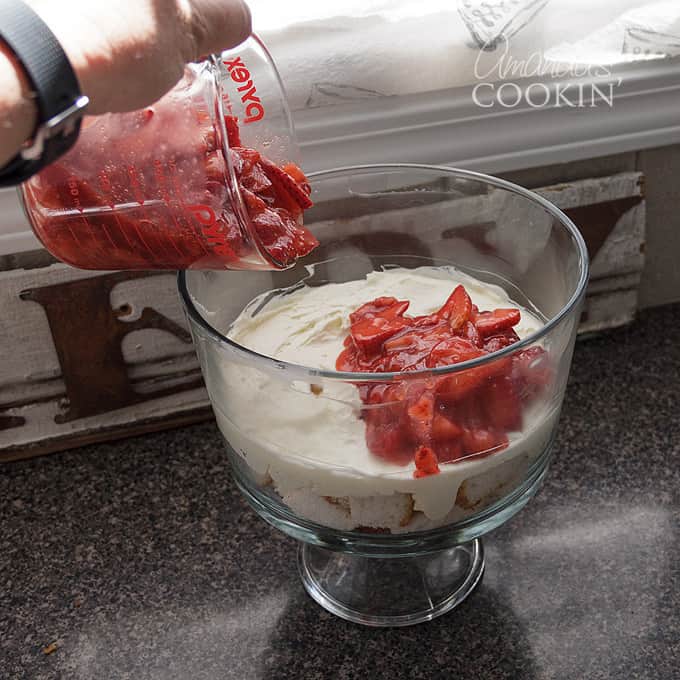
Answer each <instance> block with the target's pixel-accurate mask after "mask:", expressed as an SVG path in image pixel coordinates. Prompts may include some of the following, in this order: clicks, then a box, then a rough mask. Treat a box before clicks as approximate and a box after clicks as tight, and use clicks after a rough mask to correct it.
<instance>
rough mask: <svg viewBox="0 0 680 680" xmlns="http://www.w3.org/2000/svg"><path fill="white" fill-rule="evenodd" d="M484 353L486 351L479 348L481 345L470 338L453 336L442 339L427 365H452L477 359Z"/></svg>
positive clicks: (433, 366)
mask: <svg viewBox="0 0 680 680" xmlns="http://www.w3.org/2000/svg"><path fill="white" fill-rule="evenodd" d="M483 354H485V352H484V351H483V350H481V349H479V347H475V346H474V345H473V344H472V343H471V342H470V341H469V340H466V339H465V338H451V339H450V340H442V341H441V342H439V343H438V344H437V345H435V346H434V347H433V349H432V351H431V352H430V356H429V357H428V360H427V365H428V367H429V368H438V367H440V366H450V365H451V364H459V363H462V362H463V361H470V360H471V359H477V358H478V357H481V356H482V355H483Z"/></svg>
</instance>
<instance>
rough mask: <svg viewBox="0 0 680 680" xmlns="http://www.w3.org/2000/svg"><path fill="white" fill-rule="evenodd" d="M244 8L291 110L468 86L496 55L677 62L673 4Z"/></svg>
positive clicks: (677, 4)
mask: <svg viewBox="0 0 680 680" xmlns="http://www.w3.org/2000/svg"><path fill="white" fill-rule="evenodd" d="M250 6H251V9H252V12H253V20H254V27H255V30H256V31H257V32H258V33H260V35H261V36H262V37H263V39H264V40H265V42H266V43H267V45H268V46H269V48H270V50H271V52H272V54H273V56H274V58H275V60H276V62H277V65H278V67H279V70H280V71H281V73H282V76H283V78H284V81H285V84H286V88H287V91H288V95H289V98H290V101H291V105H292V108H293V109H294V110H299V109H302V108H314V107H321V106H330V105H334V104H338V103H342V102H347V101H356V100H361V99H370V98H374V97H381V96H387V95H404V94H413V93H427V92H428V91H433V90H444V89H448V88H453V87H459V86H464V85H471V84H473V83H475V82H476V80H478V79H479V73H480V72H483V73H487V72H489V71H490V70H492V69H491V67H493V65H494V64H496V63H497V62H498V59H499V55H501V54H504V53H505V54H507V55H508V57H507V58H506V59H510V60H511V61H512V62H513V63H515V65H516V67H517V64H519V65H520V67H521V63H522V62H525V63H526V62H529V60H531V62H530V63H534V64H535V63H536V61H537V60H538V59H540V60H543V61H544V62H556V61H559V62H561V63H566V64H584V63H586V64H608V65H612V64H620V63H623V62H630V61H639V60H643V59H655V60H658V62H659V63H660V64H662V63H664V62H666V61H668V60H672V59H673V58H674V57H680V0H666V1H664V2H658V1H657V2H644V0H415V1H414V0H393V1H392V2H388V1H387V0H362V1H361V2H359V1H358V0H345V1H338V0H302V1H298V2H293V3H284V2H281V0H250ZM494 72H495V74H496V75H495V78H496V79H499V78H500V79H502V78H506V77H508V76H505V75H502V74H501V75H499V71H497V70H496V71H494ZM489 77H494V76H493V75H492V76H489Z"/></svg>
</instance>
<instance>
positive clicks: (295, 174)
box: [283, 163, 312, 196]
mask: <svg viewBox="0 0 680 680" xmlns="http://www.w3.org/2000/svg"><path fill="white" fill-rule="evenodd" d="M283 171H284V172H286V173H288V174H289V175H290V176H291V177H292V178H293V179H294V180H295V181H296V182H297V183H298V184H299V185H300V188H301V189H302V190H303V191H304V192H305V193H306V194H307V196H309V195H310V194H311V193H312V187H310V186H309V181H308V180H307V176H306V175H305V173H304V172H302V170H300V168H299V167H298V166H297V165H295V163H286V164H285V165H284V166H283Z"/></svg>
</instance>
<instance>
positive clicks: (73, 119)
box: [21, 95, 90, 161]
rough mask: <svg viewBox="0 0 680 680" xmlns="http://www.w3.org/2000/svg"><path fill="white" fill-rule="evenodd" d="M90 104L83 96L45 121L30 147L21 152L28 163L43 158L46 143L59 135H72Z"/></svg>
mask: <svg viewBox="0 0 680 680" xmlns="http://www.w3.org/2000/svg"><path fill="white" fill-rule="evenodd" d="M89 103H90V100H89V99H88V98H87V97H86V96H85V95H81V96H80V97H78V99H76V100H75V102H73V104H71V106H69V107H68V108H67V109H64V110H63V111H61V112H60V113H58V114H57V115H56V116H52V118H50V119H49V120H48V121H45V122H44V123H43V124H42V125H41V126H40V127H39V128H38V129H37V130H36V133H35V135H34V137H33V141H32V142H31V144H30V146H27V147H25V148H24V149H22V150H21V157H22V158H23V159H24V160H27V161H32V160H36V159H37V158H40V157H41V156H42V154H43V150H44V148H45V142H46V141H47V140H48V139H52V138H53V137H57V136H58V135H70V134H71V133H72V132H73V131H74V130H75V127H76V125H77V123H78V121H79V120H80V119H81V118H82V116H83V113H84V112H85V109H86V108H87V105H88V104H89Z"/></svg>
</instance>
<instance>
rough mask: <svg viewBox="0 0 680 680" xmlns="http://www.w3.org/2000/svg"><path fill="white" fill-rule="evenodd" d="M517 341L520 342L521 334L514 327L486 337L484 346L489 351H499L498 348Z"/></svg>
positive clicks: (503, 347)
mask: <svg viewBox="0 0 680 680" xmlns="http://www.w3.org/2000/svg"><path fill="white" fill-rule="evenodd" d="M516 342H519V335H517V333H515V331H514V330H513V329H512V328H508V329H506V330H504V331H503V332H502V333H497V334H495V335H490V336H488V337H486V338H484V341H483V347H484V349H485V350H486V351H487V352H498V350H501V349H505V348H506V347H509V346H510V345H514V344H515V343H516Z"/></svg>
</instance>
